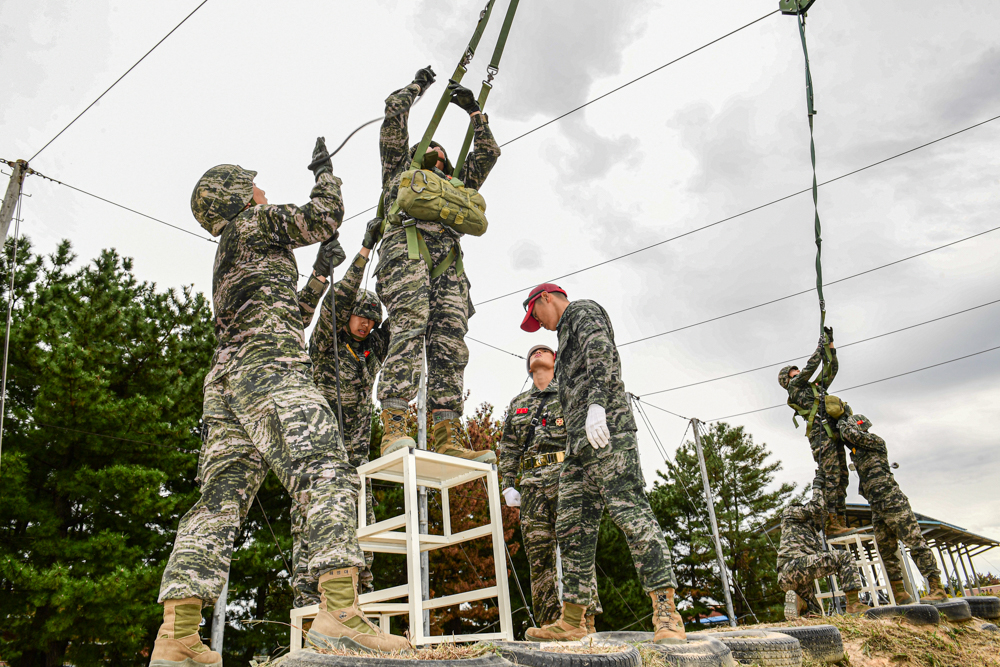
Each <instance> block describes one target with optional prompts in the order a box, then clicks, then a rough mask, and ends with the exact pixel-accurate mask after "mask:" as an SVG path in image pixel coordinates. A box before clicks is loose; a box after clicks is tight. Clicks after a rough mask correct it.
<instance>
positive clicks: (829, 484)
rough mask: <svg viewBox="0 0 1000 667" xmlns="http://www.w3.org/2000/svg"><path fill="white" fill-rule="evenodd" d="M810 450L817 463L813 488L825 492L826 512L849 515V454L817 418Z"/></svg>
mask: <svg viewBox="0 0 1000 667" xmlns="http://www.w3.org/2000/svg"><path fill="white" fill-rule="evenodd" d="M809 448H810V449H811V450H812V455H813V460H814V461H815V462H816V477H815V479H814V480H813V487H817V486H818V487H819V488H821V489H822V490H823V497H824V498H825V499H826V511H827V512H829V513H830V514H832V515H836V516H844V515H845V514H847V486H848V484H849V483H850V481H851V471H850V469H848V467H847V452H845V451H844V446H843V445H842V444H840V440H834V439H832V438H830V436H829V435H827V433H826V430H825V429H824V428H823V426H822V425H821V424H820V423H819V417H817V418H816V425H815V427H814V428H813V431H812V433H811V434H810V435H809Z"/></svg>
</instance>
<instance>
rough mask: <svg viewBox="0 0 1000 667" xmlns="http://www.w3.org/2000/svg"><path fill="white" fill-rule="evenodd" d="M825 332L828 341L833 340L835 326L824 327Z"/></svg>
mask: <svg viewBox="0 0 1000 667" xmlns="http://www.w3.org/2000/svg"><path fill="white" fill-rule="evenodd" d="M823 332H824V333H825V334H826V342H828V343H832V342H833V327H823Z"/></svg>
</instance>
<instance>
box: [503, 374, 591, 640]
mask: <svg viewBox="0 0 1000 667" xmlns="http://www.w3.org/2000/svg"><path fill="white" fill-rule="evenodd" d="M543 398H544V400H545V403H544V405H543V407H542V412H541V414H540V415H539V417H538V423H537V426H536V427H535V434H534V437H533V438H532V440H531V443H530V445H528V444H527V439H528V431H529V430H530V426H531V420H532V419H533V418H534V416H535V414H536V413H537V412H538V408H539V404H540V403H541V401H542V399H543ZM565 451H566V423H565V420H564V418H563V412H562V407H561V406H560V405H559V396H558V384H557V383H556V381H555V380H552V381H551V382H549V384H548V386H547V387H545V389H538V387H536V386H535V385H534V384H532V385H531V389H529V390H528V391H526V392H524V393H522V394H520V395H518V396H517V397H516V398H515V399H514V400H513V401H511V402H510V405H509V406H508V407H507V417H506V419H505V420H504V424H503V436H502V437H501V438H500V446H499V453H500V457H499V461H498V462H497V465H498V467H499V468H500V475H501V477H502V479H503V487H504V488H510V487H513V486H515V482H516V480H517V476H518V472H519V471H520V470H522V468H523V470H524V472H523V474H522V475H521V482H520V485H519V491H520V492H521V537H522V539H523V541H524V551H525V554H526V555H527V557H528V566H529V567H530V568H531V606H532V607H533V608H534V610H535V621H536V622H537V623H538V624H539V625H543V624H546V623H552V622H554V621H555V620H556V619H557V618H559V612H560V610H561V609H562V602H561V601H560V599H559V582H558V581H557V578H556V577H557V575H556V544H557V540H556V506H557V504H558V501H559V473H560V472H561V471H562V465H561V464H560V463H558V462H555V461H550V462H546V464H545V465H542V466H537V467H535V466H536V465H537V464H538V463H541V462H542V461H544V458H545V455H546V454H550V455H552V454H556V453H558V452H565ZM591 595H592V599H591V604H590V608H589V609H588V610H587V613H588V614H600V613H601V611H602V610H601V601H600V598H599V597H598V595H597V578H596V577H594V578H593V579H592V580H591Z"/></svg>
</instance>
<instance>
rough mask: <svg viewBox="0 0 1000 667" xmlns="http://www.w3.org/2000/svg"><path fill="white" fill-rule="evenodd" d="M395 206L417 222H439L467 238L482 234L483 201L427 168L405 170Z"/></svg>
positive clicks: (478, 196) (484, 228)
mask: <svg viewBox="0 0 1000 667" xmlns="http://www.w3.org/2000/svg"><path fill="white" fill-rule="evenodd" d="M396 203H397V204H398V205H399V208H400V210H402V211H404V212H405V213H406V214H407V215H409V216H410V217H413V218H416V219H417V220H426V221H429V222H439V223H441V224H442V225H446V226H448V227H451V228H452V229H454V230H455V231H456V232H459V233H462V234H469V235H471V236H482V235H483V234H485V233H486V227H487V225H488V223H487V222H486V215H485V213H486V200H485V199H483V196H482V195H481V194H479V192H477V191H476V190H475V189H473V188H467V187H465V184H464V183H462V181H460V180H458V179H456V178H442V177H441V176H439V175H438V174H436V173H434V172H433V171H431V170H429V169H409V170H407V171H405V172H403V176H402V177H401V178H400V181H399V191H398V194H397V196H396Z"/></svg>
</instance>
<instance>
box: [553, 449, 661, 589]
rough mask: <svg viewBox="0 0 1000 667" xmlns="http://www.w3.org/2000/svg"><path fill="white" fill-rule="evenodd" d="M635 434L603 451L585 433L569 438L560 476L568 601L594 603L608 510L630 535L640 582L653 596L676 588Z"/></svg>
mask: <svg viewBox="0 0 1000 667" xmlns="http://www.w3.org/2000/svg"><path fill="white" fill-rule="evenodd" d="M636 444H637V443H636V437H635V432H634V431H625V432H623V433H614V434H612V436H611V443H610V444H609V445H608V446H607V447H604V448H602V449H600V450H597V449H594V448H593V447H591V446H590V443H589V442H587V438H586V436H585V435H577V436H574V435H570V436H569V447H568V450H569V451H576V452H577V453H576V454H571V455H569V456H567V457H566V460H565V461H564V462H563V467H562V473H561V474H560V476H559V503H558V509H557V512H556V535H558V537H559V547H560V552H561V555H562V566H563V601H564V602H572V603H573V604H578V605H582V606H585V607H586V606H589V605H590V587H591V581H593V579H594V569H595V558H596V556H597V533H598V529H599V528H600V525H601V515H602V514H603V513H604V509H605V508H607V510H608V514H610V515H611V520H612V521H614V523H615V525H616V526H618V528H620V529H621V531H622V532H623V533H624V534H625V540H626V542H628V548H629V551H630V552H631V554H632V563H633V564H634V565H635V569H636V572H637V573H638V575H639V582H640V583H641V584H642V587H643V589H644V590H645V591H646V592H647V593H648V592H651V591H655V590H661V589H664V588H676V587H677V581H676V579H675V578H674V571H673V567H672V566H671V562H670V550H669V549H668V548H667V542H666V540H664V539H663V529H662V528H660V525H659V523H657V521H656V517H655V516H653V510H652V508H650V506H649V499H648V498H647V497H646V482H645V480H644V479H643V477H642V468H641V467H640V465H639V453H638V452H637V451H636Z"/></svg>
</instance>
